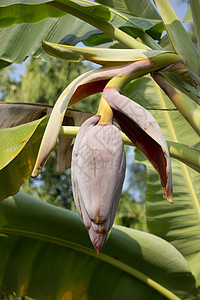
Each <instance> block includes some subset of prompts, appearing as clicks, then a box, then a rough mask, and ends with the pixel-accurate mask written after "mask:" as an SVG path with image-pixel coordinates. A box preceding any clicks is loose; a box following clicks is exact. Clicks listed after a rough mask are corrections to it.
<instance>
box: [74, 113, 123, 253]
mask: <svg viewBox="0 0 200 300" xmlns="http://www.w3.org/2000/svg"><path fill="white" fill-rule="evenodd" d="M99 120H100V116H97V115H96V116H93V117H91V118H90V119H88V120H87V121H85V123H84V124H83V125H82V126H81V128H80V130H79V132H78V135H77V137H76V141H75V144H74V149H73V153H72V165H71V172H72V186H73V193H74V201H75V204H76V207H77V210H78V213H79V215H80V216H81V218H82V220H83V223H84V225H85V227H86V228H87V230H88V233H89V236H90V239H91V241H92V243H93V245H94V247H95V248H96V250H97V252H99V250H101V248H102V246H103V242H104V239H105V235H106V233H107V232H108V231H109V230H110V228H111V227H112V225H113V222H114V218H115V214H116V211H117V207H118V203H119V199H120V195H121V190H122V185H123V181H124V176H125V165H126V162H125V153H124V145H123V140H122V135H121V133H120V131H119V129H117V128H116V127H115V126H114V125H112V124H108V125H100V124H97V123H98V121H99Z"/></svg>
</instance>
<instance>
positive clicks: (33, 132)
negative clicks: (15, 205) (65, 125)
mask: <svg viewBox="0 0 200 300" xmlns="http://www.w3.org/2000/svg"><path fill="white" fill-rule="evenodd" d="M47 121H48V117H45V118H44V119H39V120H37V121H34V122H31V123H28V124H25V125H20V126H17V127H12V128H8V129H1V130H0V135H1V138H0V151H1V168H2V169H1V170H0V201H1V200H3V199H5V198H6V197H8V196H9V195H13V194H15V193H17V192H18V191H19V188H20V186H21V184H22V183H23V182H24V181H26V180H27V179H28V178H29V177H30V175H31V172H32V169H33V166H34V163H35V161H36V157H37V152H38V149H39V145H40V142H41V138H42V135H43V132H44V129H45V126H44V125H46V123H47Z"/></svg>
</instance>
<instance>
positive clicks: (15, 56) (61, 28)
mask: <svg viewBox="0 0 200 300" xmlns="http://www.w3.org/2000/svg"><path fill="white" fill-rule="evenodd" d="M21 2H22V4H19V1H17V2H16V1H8V4H10V6H8V4H7V6H6V7H0V12H1V14H0V15H2V20H1V21H2V26H6V24H7V26H8V25H10V24H17V25H14V26H10V27H8V28H1V30H0V36H1V39H0V40H1V44H0V57H1V59H2V60H5V61H8V62H16V63H22V62H23V61H24V59H25V58H26V57H27V56H29V55H30V56H34V57H38V58H40V59H41V58H44V59H47V58H48V57H47V55H46V54H45V53H44V51H43V50H42V48H41V41H42V40H46V41H52V42H59V41H60V40H62V39H63V38H64V37H65V42H66V43H67V44H69V45H76V44H77V43H78V42H80V41H82V40H85V39H87V38H88V37H89V36H90V34H92V33H93V30H94V29H95V27H97V28H99V29H100V30H103V31H104V32H106V34H108V35H111V38H114V39H119V40H121V38H122V40H123V41H124V42H125V44H126V42H127V43H128V45H129V44H130V45H132V46H133V47H134V48H135V47H136V48H147V47H146V46H144V45H143V44H142V43H139V42H137V41H136V40H135V39H133V38H131V37H130V36H129V35H127V34H126V33H124V32H122V31H120V30H119V29H117V28H116V27H113V25H112V24H110V23H109V22H107V21H108V20H109V18H110V11H109V9H108V8H106V7H105V6H102V5H96V3H95V4H94V3H93V2H89V3H85V2H84V1H65V2H63V1H57V2H50V3H48V4H45V3H46V2H49V1H39V0H38V2H37V1H30V2H29V1H28V2H27V1H21ZM14 3H18V4H15V5H14ZM24 3H26V5H25V4H24ZM31 3H32V5H28V4H31ZM33 3H40V4H38V5H35V6H34V5H33ZM11 4H13V5H11ZM49 4H52V5H56V6H57V7H58V8H59V10H58V8H57V7H53V6H49ZM5 5H6V3H5V1H3V2H1V6H5ZM46 6H48V8H47V7H46ZM50 7H51V9H50ZM19 9H20V13H19V11H18V10H19ZM59 11H61V13H59ZM67 12H70V13H72V14H74V15H76V16H77V17H78V18H83V20H84V21H86V22H89V23H90V24H91V25H90V24H87V23H86V22H84V21H82V20H80V19H77V18H76V17H73V16H71V15H63V14H66V13H67ZM30 14H31V17H30ZM59 15H63V16H62V17H59V18H50V17H58V16H59ZM46 18H48V19H46ZM40 20H41V22H39V21H40ZM6 22H7V23H6ZM12 22H13V23H12ZM20 22H28V23H30V22H39V23H35V24H19V23H20ZM123 22H126V21H124V20H123ZM111 23H112V22H111ZM71 24H73V27H72V26H71ZM92 25H94V26H95V27H94V26H92ZM19 37H20V38H19Z"/></svg>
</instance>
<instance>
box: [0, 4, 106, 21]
mask: <svg viewBox="0 0 200 300" xmlns="http://www.w3.org/2000/svg"><path fill="white" fill-rule="evenodd" d="M50 2H54V1H52V0H50V1H49V0H43V1H42V0H35V1H31V0H22V1H20V3H19V2H18V1H16V0H13V1H12V0H11V1H1V4H0V12H1V18H0V21H1V27H8V26H11V25H16V24H20V23H36V22H40V21H43V20H45V19H46V18H58V17H62V16H63V15H65V14H66V12H64V11H62V10H60V9H58V8H55V7H52V6H49V5H47V4H46V3H50ZM58 2H59V1H58ZM65 3H69V6H71V7H78V8H79V9H80V10H82V11H83V12H87V13H88V14H91V15H96V16H98V18H100V19H102V20H105V21H110V18H111V15H110V11H109V8H107V7H106V6H104V5H96V4H94V3H92V2H88V3H87V2H85V1H81V0H79V1H76V0H70V1H69V0H65ZM33 4H35V5H33Z"/></svg>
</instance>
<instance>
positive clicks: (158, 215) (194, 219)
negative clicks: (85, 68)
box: [0, 0, 200, 299]
mask: <svg viewBox="0 0 200 300" xmlns="http://www.w3.org/2000/svg"><path fill="white" fill-rule="evenodd" d="M154 5H155V6H156V7H157V10H156V8H155V6H154ZM154 5H153V4H152V2H151V1H148V0H143V1H141V0H140V1H138V0H134V1H129V0H123V1H120V2H119V1H115V0H113V1H104V0H100V1H98V3H97V2H93V1H87V0H78V1H76V0H73V1H70V0H56V1H45V0H21V1H14V0H9V1H8V0H2V1H1V4H0V12H1V14H0V16H1V17H0V20H1V24H2V25H1V27H2V28H1V35H0V36H1V44H0V57H1V61H0V66H1V67H2V68H3V67H5V66H6V65H8V64H9V63H13V62H16V63H21V62H22V61H23V60H24V59H25V58H26V57H27V56H28V55H31V56H33V57H37V58H39V59H45V60H48V56H49V55H52V56H55V57H58V58H60V59H62V60H63V63H64V61H74V62H81V61H84V60H86V61H90V62H94V63H96V64H98V65H99V67H98V68H96V67H95V69H93V70H91V71H89V72H87V73H85V74H82V75H80V76H79V77H78V78H76V79H75V80H74V81H73V82H72V83H71V84H69V85H68V86H67V87H66V89H65V90H64V91H63V93H62V94H61V95H60V97H59V98H58V100H57V101H56V103H55V106H54V107H53V109H52V110H51V109H50V111H51V114H50V117H49V116H48V114H49V111H48V110H47V109H46V108H45V113H44V107H43V108H41V107H40V106H37V107H34V108H33V107H32V108H31V109H32V110H33V111H35V115H34V116H35V117H33V115H31V114H30V107H29V106H28V105H27V115H26V113H25V116H26V117H24V118H21V117H20V121H19V114H18V113H17V109H15V110H14V111H15V113H16V121H15V122H12V125H11V126H15V127H12V128H4V129H1V131H0V134H1V140H0V149H1V153H2V159H1V171H0V176H1V181H0V182H1V194H0V199H1V200H3V201H2V204H1V206H0V212H1V214H2V217H1V220H2V221H0V223H1V227H0V228H1V230H0V231H1V234H2V237H1V243H0V251H2V253H5V254H4V255H5V256H3V254H2V256H3V257H5V258H4V259H5V261H6V262H9V263H10V262H11V256H9V255H7V253H9V252H10V251H11V249H14V250H15V251H19V250H17V245H18V244H19V245H21V246H19V248H20V247H23V248H25V249H26V247H27V248H28V243H30V244H31V245H34V247H36V248H37V249H39V248H38V247H39V244H40V245H41V244H42V245H43V246H42V247H44V248H43V249H46V247H47V243H50V246H51V247H52V250H51V251H49V256H48V258H47V259H45V260H44V256H43V255H40V256H39V261H40V263H39V265H40V266H42V267H41V268H42V270H41V269H40V268H39V267H35V269H34V270H33V269H32V266H31V264H32V263H35V259H34V258H33V259H32V260H30V261H29V262H25V265H26V266H27V264H28V266H27V267H26V268H27V270H28V273H26V272H25V271H24V270H22V271H20V272H19V275H16V278H17V279H18V278H19V281H17V283H16V280H15V279H13V280H9V279H10V273H8V272H6V267H7V268H8V266H9V268H8V270H10V269H12V266H11V267H10V265H9V264H5V265H4V268H3V269H2V270H3V271H2V275H1V282H0V289H2V290H3V291H5V292H6V291H7V292H9V293H11V292H12V291H14V293H15V294H16V295H24V294H27V295H30V296H33V297H36V298H38V299H49V298H50V299H51V298H52V299H61V298H63V299H64V297H75V298H77V299H82V298H84V299H85V298H86V299H90V298H91V297H94V295H95V297H97V298H98V297H99V298H108V299H112V298H113V299H114V298H117V299H121V297H122V295H123V293H124V290H125V289H126V287H127V288H128V289H129V290H130V299H132V298H133V295H134V293H136V295H137V296H136V298H138V299H141V298H144V299H147V298H149V295H150V293H151V292H152V293H156V294H152V297H151V298H154V297H157V296H158V295H160V297H161V298H162V297H165V298H168V299H193V298H194V299H197V297H198V296H197V294H198V288H199V286H200V264H199V259H200V246H199V245H200V201H199V195H200V184H199V182H200V176H199V172H200V143H199V135H200V106H199V103H200V67H199V53H200V42H199V41H200V26H199V14H198V12H199V9H200V1H199V0H193V1H190V7H189V9H190V10H189V11H188V13H187V19H190V20H193V22H194V28H195V32H196V36H197V46H195V45H194V44H193V43H192V41H191V40H190V38H189V36H188V34H187V32H186V31H185V29H184V27H183V25H182V23H181V21H180V20H179V19H178V17H177V16H176V14H175V12H174V11H173V9H172V7H171V6H170V4H169V2H168V1H161V0H154ZM144 7H145V9H144ZM157 11H158V12H159V13H158V12H157ZM71 24H73V25H74V26H73V28H72V27H71ZM164 30H166V35H165V36H164V37H162V38H161V36H162V33H163V32H164ZM41 41H42V44H41ZM79 42H83V43H84V44H85V46H87V47H78V46H76V44H77V43H79ZM95 46H98V47H95ZM100 92H103V93H102V96H101V98H100V102H99V108H98V111H97V113H96V115H95V116H91V117H90V118H89V119H87V120H86V121H85V119H84V118H82V117H81V121H80V116H81V113H79V117H77V118H76V119H77V120H78V122H77V121H76V120H75V114H76V113H77V112H74V111H73V110H72V118H73V119H74V125H75V126H64V125H65V124H66V123H65V122H64V121H65V120H66V118H67V117H69V116H67V113H68V107H69V106H71V105H73V104H75V103H76V102H78V101H81V100H82V99H83V98H85V97H87V96H89V95H92V94H95V93H100ZM18 105H20V104H18ZM0 108H1V110H2V112H3V113H2V115H3V116H5V114H6V116H8V117H6V118H5V120H6V123H7V125H6V126H5V127H11V126H10V125H9V121H8V120H9V114H10V112H9V105H8V104H2V105H1V106H0ZM42 111H43V113H42ZM41 117H42V118H41ZM87 117H89V116H87ZM114 120H115V122H116V123H113V122H114ZM4 123H5V121H3V122H2V124H4ZM24 123H26V124H24ZM82 123H83V124H82ZM81 124H82V125H81ZM113 124H114V125H113ZM16 125H17V126H16ZM80 125H81V127H79V126H80ZM116 126H117V127H116ZM2 127H3V125H2ZM120 130H121V131H122V132H120ZM76 135H77V138H76V139H75V144H74V149H73V153H72V184H73V192H74V200H75V204H76V207H77V210H78V213H79V215H80V217H81V219H82V221H83V223H84V225H85V227H86V229H87V230H88V233H89V237H90V239H91V241H92V243H93V245H94V247H95V249H96V252H97V254H99V251H100V250H101V253H100V254H99V255H97V254H96V252H95V251H94V250H92V248H90V245H89V242H88V237H87V235H86V233H85V231H84V228H83V227H81V225H80V224H79V221H77V217H76V216H74V215H73V214H72V215H71V214H68V213H66V212H59V213H58V214H57V208H56V207H51V208H49V207H48V208H44V209H43V204H42V203H40V204H39V202H37V201H36V200H34V201H33V200H32V199H30V198H28V197H25V196H22V195H21V194H19V195H17V196H14V198H11V195H13V194H15V193H17V192H18V191H19V188H20V185H21V184H22V183H23V182H24V181H25V180H27V179H28V178H29V177H30V176H31V175H32V176H37V175H38V174H39V173H40V171H41V169H42V167H43V166H44V164H45V163H46V161H47V159H48V157H49V155H50V154H51V151H52V150H53V149H54V147H55V145H56V142H57V139H58V137H65V138H73V137H76ZM71 142H72V141H70V143H68V150H70V149H71ZM123 144H129V145H134V146H135V147H136V148H137V150H136V159H137V161H138V162H141V163H143V164H145V165H146V166H147V174H148V176H147V188H146V208H147V223H148V229H149V231H150V232H151V233H153V234H154V236H152V235H150V234H147V233H145V235H144V233H142V232H136V231H132V230H128V229H125V228H122V229H119V230H121V231H123V232H124V234H125V236H127V238H128V237H129V238H128V239H127V240H126V237H125V236H124V238H122V234H121V233H120V232H121V231H120V232H119V233H118V231H117V233H116V234H115V230H114V229H113V230H111V234H109V233H108V232H109V230H110V229H111V227H112V224H113V222H114V217H115V213H116V210H117V205H118V202H119V199H120V193H121V189H122V184H123V180H124V172H125V155H124V149H123ZM171 158H172V159H171ZM159 182H161V184H160V183H159ZM162 194H163V196H162ZM8 196H10V197H9V198H7V197H8ZM163 197H164V198H167V200H168V202H167V201H166V200H164V199H163ZM5 198H7V199H6V200H4V199H5ZM26 198H28V199H26ZM169 202H170V203H174V204H173V205H171V204H170V203H169ZM29 205H31V211H35V212H36V211H40V214H39V219H38V216H37V213H35V214H34V213H33V215H32V214H31V213H30V212H29V211H28V208H27V209H26V207H28V206H29ZM40 206H41V208H40ZM22 207H23V209H22ZM46 209H47V210H49V214H48V213H46V212H45V210H46ZM54 214H55V216H54ZM59 214H63V218H65V216H64V215H66V219H67V218H68V219H69V220H68V221H67V220H66V221H63V222H64V223H63V226H65V228H66V231H67V232H68V233H67V234H66V235H65V234H64V235H62V231H59V228H60V225H59V224H60V223H59V221H58V220H59ZM27 216H28V217H27ZM50 216H52V218H53V217H55V220H54V223H53V224H54V227H52V225H51V226H50V227H48V226H47V225H48V223H49V222H50V223H51V221H50V219H48V218H50ZM56 216H58V217H56ZM43 218H44V220H45V219H46V218H47V219H48V222H45V224H46V225H45V226H43V221H42V219H43ZM56 218H57V219H56ZM13 220H14V221H13ZM26 220H27V221H26ZM29 221H30V224H29ZM27 222H28V223H27ZM65 222H66V224H65ZM72 223H73V226H72ZM41 228H42V229H41ZM49 228H52V231H51V230H50V229H49ZM62 228H63V227H62ZM60 232H61V233H60ZM72 233H73V235H72ZM107 233H108V234H107ZM74 234H75V236H74ZM155 235H158V236H159V237H161V238H163V239H165V240H166V241H167V242H166V241H163V240H160V239H158V238H156V237H155ZM129 239H130V243H129ZM154 239H155V240H154ZM113 241H114V242H113ZM148 241H149V242H148ZM150 241H151V242H150ZM137 243H138V245H139V248H138V247H137V246H136V244H137ZM162 243H164V244H163V245H161V244H162ZM103 244H104V246H103ZM155 244H156V245H157V247H158V249H159V251H158V252H159V253H162V251H163V250H162V249H168V248H169V251H165V252H163V253H162V256H161V258H160V257H159V262H158V261H157V259H154V258H155V257H157V256H158V253H157V252H156V251H155ZM170 244H171V245H170ZM48 245H49V244H48ZM130 245H131V246H130ZM147 245H148V246H147ZM34 247H33V246H31V247H29V248H31V249H32V251H31V255H32V256H33V257H35V255H36V252H34V251H35V250H34ZM54 247H55V249H54V250H53V248H54ZM57 247H58V248H57ZM134 247H136V250H134V249H133V248H134ZM130 248H131V249H130ZM137 248H138V249H140V251H139V253H138V252H137ZM175 248H176V249H177V250H176V249H175ZM5 249H6V251H5ZM170 249H171V250H170ZM172 249H173V250H172ZM55 250H56V253H59V257H61V258H63V260H65V257H66V256H67V257H68V259H67V265H66V266H64V265H62V266H61V268H62V270H63V272H61V273H60V269H59V270H58V269H57V270H54V269H53V273H54V274H55V276H56V278H59V280H60V282H63V283H64V282H65V283H66V282H67V285H66V286H65V288H64V286H63V285H62V284H60V283H59V285H58V282H57V281H55V280H54V278H55V277H53V281H51V279H50V278H49V272H50V271H48V270H45V266H48V265H49V261H50V260H51V261H52V259H53V255H52V253H53V251H55ZM129 251H132V252H131V253H130V254H129V255H127V253H129ZM145 251H147V252H145ZM170 251H172V253H171V254H170V255H172V256H173V257H174V260H173V263H172V265H173V268H172V269H170V264H169V256H170V255H169V253H170ZM173 251H174V252H173ZM50 252H51V253H50ZM148 252H149V257H150V259H149V260H147V259H146V255H147V253H148ZM73 253H74V254H73ZM150 253H152V254H150ZM153 254H154V255H153ZM32 256H31V257H32ZM72 256H74V258H73V257H72ZM147 256H148V255H147ZM172 256H171V257H172ZM83 258H84V259H83ZM124 259H125V260H124ZM137 259H139V260H142V264H140V266H139V263H138V264H137ZM21 260H23V257H18V259H17V262H16V263H15V265H16V266H19V264H20V262H21ZM139 260H138V261H139ZM80 261H81V262H82V263H81V262H80ZM83 261H85V264H86V261H87V264H88V263H89V265H90V266H91V268H89V270H88V272H87V274H85V275H84V273H83V270H84V263H83ZM166 262H167V264H169V266H168V267H169V268H167V266H166V265H165V263H166ZM55 264H56V261H55ZM96 264H97V265H98V270H100V274H105V273H106V272H107V273H106V274H109V275H108V277H107V279H106V280H108V281H107V282H110V281H109V278H111V277H112V278H114V277H113V276H114V274H118V276H122V277H123V278H124V279H123V280H122V282H123V284H122V283H121V284H120V285H119V288H118V290H117V291H116V293H115V292H113V289H112V287H111V285H110V283H109V284H108V285H109V286H110V288H109V290H108V294H106V293H107V292H106V293H104V292H102V294H101V295H100V294H99V295H96V293H95V288H94V286H95V285H94V284H93V282H91V280H90V278H91V276H93V274H94V269H93V267H94V266H96ZM82 265H83V268H82V267H81V266H82ZM72 266H75V268H77V269H76V270H77V271H76V272H74V273H72V274H71V268H72ZM92 266H93V267H92ZM110 266H114V268H118V273H115V272H116V271H115V270H116V269H115V270H114V269H113V270H111V269H110V270H109V271H108V269H107V271H106V268H110ZM141 266H142V267H141ZM165 267H166V269H165ZM81 268H82V269H81ZM47 269H48V268H47ZM64 269H65V271H64ZM13 270H14V269H13ZM35 272H37V274H39V272H42V274H43V273H44V276H42V278H41V279H40V280H39V283H38V284H34V282H32V280H34V278H35V277H37V275H36V273H35ZM120 272H121V273H120ZM174 272H175V273H176V275H177V274H178V276H179V279H176V277H174V276H175V274H174ZM95 273H96V272H95ZM164 273H167V274H170V276H171V278H172V279H173V280H172V281H171V279H170V278H165V276H164ZM7 274H8V275H7ZM14 274H15V272H14V273H13V275H14ZM24 274H26V276H25V275H24ZM124 276H125V277H124ZM127 276H128V277H127ZM129 276H131V278H130V277H129ZM170 276H169V277H170ZM32 277H33V279H32ZM83 277H85V279H84V280H83ZM27 278H28V279H27ZM37 278H40V277H37ZM101 278H102V276H101ZM120 278H121V277H120ZM180 278H181V279H180ZM99 280H100V278H99V279H98V278H97V279H96V281H95V284H96V283H97V282H98V281H99ZM136 281H137V282H136ZM52 282H54V284H53V285H52ZM56 282H57V283H56ZM186 282H187V284H186ZM44 283H45V284H46V285H48V286H49V285H50V286H51V287H52V290H51V292H50V295H49V294H48V291H47V290H45V289H44V290H42V289H41V288H40V285H41V286H44ZM144 285H145V287H144ZM77 287H80V288H78V291H77ZM150 290H152V291H151V292H150ZM106 291H107V289H106ZM136 291H137V292H136ZM79 292H80V293H79Z"/></svg>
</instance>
